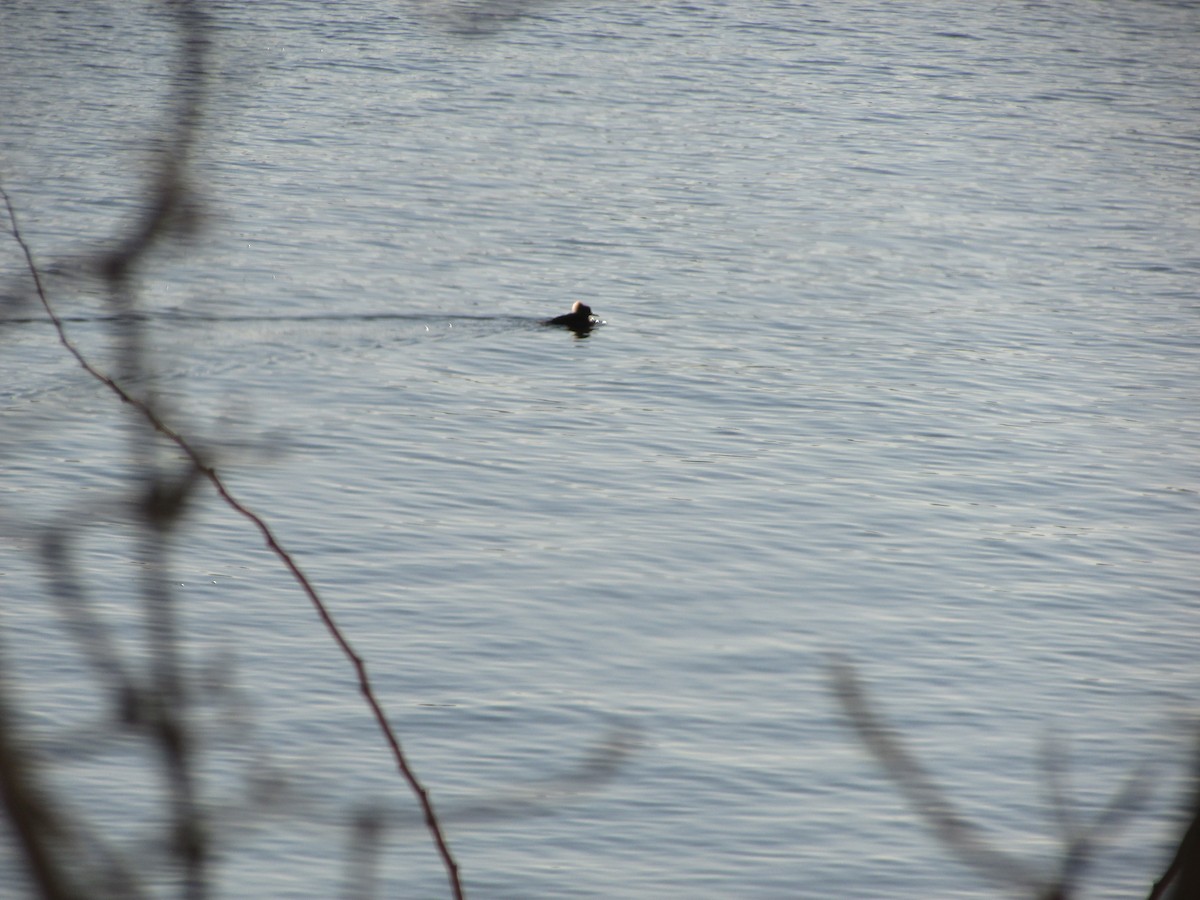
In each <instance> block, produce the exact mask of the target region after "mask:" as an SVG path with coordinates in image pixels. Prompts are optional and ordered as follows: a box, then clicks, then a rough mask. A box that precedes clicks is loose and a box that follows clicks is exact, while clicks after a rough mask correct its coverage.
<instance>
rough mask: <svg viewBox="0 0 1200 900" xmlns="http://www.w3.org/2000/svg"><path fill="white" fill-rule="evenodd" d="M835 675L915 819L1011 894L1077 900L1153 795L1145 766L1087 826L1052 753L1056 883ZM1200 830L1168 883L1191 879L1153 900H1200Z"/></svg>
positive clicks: (861, 732)
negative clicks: (993, 837) (972, 813)
mask: <svg viewBox="0 0 1200 900" xmlns="http://www.w3.org/2000/svg"><path fill="white" fill-rule="evenodd" d="M829 675H830V680H831V682H832V687H833V691H834V694H835V696H836V697H837V699H838V701H839V703H840V704H841V707H842V710H843V711H844V712H845V713H846V715H847V716H848V717H849V719H850V724H851V726H852V727H853V728H854V730H855V732H856V733H857V734H858V736H859V739H860V740H861V741H862V743H863V745H864V746H865V747H866V748H867V749H868V750H869V751H870V753H871V755H872V756H873V757H874V758H875V760H876V761H877V762H878V763H879V764H880V765H881V766H882V767H883V769H884V771H886V772H887V774H888V776H889V777H890V778H891V780H892V783H893V784H894V785H895V786H896V788H897V789H898V790H899V791H900V793H901V795H902V796H903V797H904V799H905V800H906V801H907V803H908V805H909V806H910V807H911V808H912V810H913V812H914V813H915V814H916V815H917V816H918V817H919V818H920V819H921V820H922V821H924V823H925V824H926V826H928V828H929V829H930V830H931V831H932V832H933V834H934V836H935V837H936V838H937V840H938V841H939V842H940V843H941V844H942V846H943V847H945V848H946V849H947V850H949V851H950V852H951V853H952V854H954V856H956V857H957V858H958V859H959V860H960V861H961V862H962V863H963V864H965V865H966V866H967V867H969V868H971V869H973V870H974V871H975V872H977V873H979V874H980V875H982V876H984V877H985V878H987V879H989V880H991V881H993V882H995V883H996V884H999V885H1004V886H1005V887H1009V888H1012V887H1015V888H1017V889H1019V890H1021V891H1022V892H1023V893H1027V894H1028V895H1029V896H1032V897H1036V898H1038V900H1069V898H1071V897H1073V896H1075V893H1076V890H1077V887H1078V885H1079V882H1080V880H1081V877H1082V875H1083V871H1084V869H1085V868H1086V866H1087V864H1088V862H1089V861H1090V860H1091V859H1092V858H1093V857H1094V855H1095V854H1096V852H1097V851H1098V849H1099V847H1100V846H1101V845H1102V844H1103V843H1104V842H1105V841H1106V840H1108V839H1109V838H1110V837H1111V836H1112V834H1113V833H1114V832H1115V831H1116V829H1117V828H1119V827H1121V826H1123V825H1124V824H1126V823H1127V822H1128V820H1129V819H1130V818H1131V817H1132V815H1133V813H1134V812H1135V811H1136V809H1137V808H1138V807H1139V806H1140V805H1141V804H1142V803H1143V802H1144V801H1145V799H1146V796H1147V794H1148V770H1147V768H1146V767H1142V768H1140V769H1138V770H1137V771H1135V772H1134V773H1133V774H1131V775H1130V776H1128V777H1127V778H1126V779H1125V782H1124V783H1123V784H1122V785H1121V786H1120V788H1119V789H1118V790H1117V792H1116V793H1115V794H1114V795H1113V796H1112V798H1111V799H1110V800H1109V802H1108V804H1107V805H1106V806H1105V808H1104V809H1103V810H1101V811H1100V813H1099V814H1098V815H1096V817H1095V818H1094V819H1093V821H1092V822H1091V823H1090V824H1088V825H1087V826H1086V827H1080V826H1078V825H1076V824H1075V823H1074V820H1073V817H1072V816H1071V815H1070V810H1069V809H1068V808H1067V804H1066V799H1065V794H1064V792H1063V790H1062V788H1061V784H1060V775H1061V773H1060V772H1059V771H1058V770H1059V768H1060V766H1059V765H1058V764H1057V761H1058V758H1059V755H1058V754H1056V753H1054V752H1048V758H1049V760H1050V761H1049V762H1048V767H1047V777H1048V780H1049V781H1050V788H1051V792H1052V797H1053V801H1054V802H1053V805H1054V811H1055V816H1056V821H1057V823H1058V826H1059V829H1060V830H1061V831H1062V833H1063V850H1062V853H1061V855H1060V859H1059V864H1058V872H1057V873H1056V874H1055V875H1054V876H1053V877H1047V876H1045V875H1041V874H1039V873H1038V872H1037V871H1035V870H1034V868H1033V867H1031V866H1030V865H1029V864H1028V863H1027V862H1026V861H1024V860H1022V859H1020V858H1019V857H1017V856H1015V855H1014V854H1011V853H1008V852H1005V851H1002V850H998V849H996V848H995V847H993V846H991V845H990V844H989V843H988V842H987V841H986V840H985V838H984V834H983V831H982V830H981V829H980V828H979V826H977V825H976V824H975V823H973V822H971V821H970V820H968V819H967V818H965V817H964V816H963V815H962V814H961V813H960V812H959V811H958V810H957V809H956V808H955V806H954V804H953V803H952V802H951V801H950V799H949V798H948V797H947V796H946V793H945V791H943V790H942V788H941V787H940V786H939V785H938V784H937V783H936V781H934V779H933V777H932V776H931V775H929V773H928V772H926V770H925V768H924V767H923V766H922V765H921V763H920V762H919V761H918V760H917V758H916V757H915V756H913V755H912V754H911V753H910V752H909V751H908V749H907V748H906V747H905V746H904V744H903V742H902V740H901V737H900V735H899V734H898V733H897V732H896V731H895V730H894V729H892V728H891V727H890V726H889V725H888V724H887V723H886V721H885V720H884V719H883V717H882V716H881V715H880V714H879V713H878V712H877V711H876V710H875V708H874V707H873V706H872V705H871V703H870V701H869V699H868V697H867V693H866V689H865V687H864V686H863V683H862V681H861V680H860V679H859V677H858V674H857V672H856V671H855V669H854V667H853V666H852V665H851V664H850V663H849V662H847V661H845V660H843V659H834V660H833V661H832V662H831V663H830V666H829ZM1194 814H1195V811H1194V808H1193V815H1194ZM1198 831H1200V829H1198V828H1197V824H1196V820H1195V819H1193V821H1192V826H1191V828H1190V829H1189V830H1188V833H1187V836H1185V838H1184V840H1183V843H1182V844H1181V846H1180V850H1179V854H1178V855H1177V857H1176V862H1175V863H1174V864H1172V870H1169V871H1168V873H1167V874H1166V875H1164V877H1163V879H1162V880H1161V881H1160V884H1162V885H1164V888H1165V885H1166V883H1167V882H1168V881H1170V880H1171V879H1173V878H1175V877H1176V873H1175V871H1174V870H1175V869H1176V867H1177V868H1178V869H1179V870H1180V871H1181V872H1182V873H1183V874H1182V876H1181V877H1180V878H1179V881H1178V882H1177V885H1178V886H1177V887H1176V888H1175V891H1176V892H1175V893H1173V894H1164V893H1160V892H1159V888H1158V886H1157V885H1156V887H1155V892H1154V893H1152V894H1151V898H1157V897H1169V898H1171V900H1191V898H1193V897H1197V896H1200V895H1198V894H1196V893H1194V892H1192V893H1189V891H1190V890H1193V889H1194V879H1195V877H1196V872H1195V870H1196V863H1195V862H1194V860H1195V858H1196V856H1197V854H1196V853H1195V852H1194V851H1195V850H1196V841H1197V839H1198V838H1200V834H1198ZM1183 860H1192V861H1191V862H1183ZM1187 878H1191V879H1192V881H1191V882H1187V881H1186V879H1187ZM1185 884H1191V885H1192V887H1190V888H1189V887H1184V885H1185Z"/></svg>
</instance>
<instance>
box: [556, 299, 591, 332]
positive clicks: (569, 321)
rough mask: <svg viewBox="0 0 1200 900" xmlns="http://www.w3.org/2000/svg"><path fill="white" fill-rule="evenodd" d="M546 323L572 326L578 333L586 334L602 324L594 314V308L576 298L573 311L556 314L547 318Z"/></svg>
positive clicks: (563, 326)
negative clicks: (551, 317)
mask: <svg viewBox="0 0 1200 900" xmlns="http://www.w3.org/2000/svg"><path fill="white" fill-rule="evenodd" d="M545 324H546V325H554V326H557V327H559V328H570V329H571V330H572V331H574V332H575V333H576V334H586V333H587V332H589V331H591V330H592V327H593V326H595V325H599V324H600V320H599V319H597V318H596V317H595V316H593V315H592V308H591V307H590V306H588V305H587V304H586V303H584V302H583V301H582V300H576V301H575V302H574V304H572V306H571V311H570V312H569V313H565V314H563V315H561V316H555V317H554V318H553V319H547V320H546V322H545Z"/></svg>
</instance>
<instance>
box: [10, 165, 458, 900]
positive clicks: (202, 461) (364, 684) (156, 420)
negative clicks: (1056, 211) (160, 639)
mask: <svg viewBox="0 0 1200 900" xmlns="http://www.w3.org/2000/svg"><path fill="white" fill-rule="evenodd" d="M0 196H2V197H3V199H4V205H5V207H6V209H7V210H8V217H9V222H10V226H11V233H12V236H13V238H14V240H15V241H16V242H17V244H18V245H19V246H20V248H21V251H22V253H23V254H24V257H25V263H26V267H27V268H28V270H29V274H30V276H31V278H32V279H33V283H34V289H35V291H36V293H37V296H38V299H39V300H40V301H41V304H42V307H43V308H44V309H45V311H46V314H47V316H48V317H49V318H50V321H51V323H52V325H53V326H54V329H55V331H56V332H57V334H58V340H59V343H60V344H62V346H63V347H64V348H65V349H66V350H67V352H68V353H70V354H71V356H72V357H74V359H75V361H76V362H77V363H78V364H79V365H80V367H82V368H83V370H84V371H85V372H87V373H88V374H89V375H90V376H92V377H93V378H95V379H96V380H97V381H99V382H100V383H101V384H103V385H104V386H105V387H107V388H108V389H109V390H110V391H112V393H113V394H115V395H116V396H117V397H118V398H119V399H120V400H121V402H122V403H125V404H126V405H128V406H130V407H132V408H133V409H134V410H135V411H136V412H137V413H138V414H139V415H141V416H142V418H143V419H145V421H146V422H147V423H149V425H150V426H151V427H152V428H153V429H154V430H155V431H157V432H158V433H159V434H161V435H162V436H163V437H165V438H166V439H167V440H169V441H170V442H171V443H173V444H174V445H175V446H176V447H178V448H179V449H180V451H182V452H183V453H184V455H185V456H187V458H188V459H189V460H190V461H191V463H192V465H193V466H195V470H196V471H197V472H199V473H200V474H201V475H203V476H204V478H206V479H207V480H208V481H209V483H211V484H212V486H213V488H214V489H215V490H216V492H217V494H218V495H219V496H220V497H221V499H222V500H224V501H225V503H226V504H227V505H228V506H229V507H230V508H231V509H233V510H234V511H235V512H236V513H238V514H239V515H241V516H242V517H244V518H246V519H247V520H249V521H250V522H251V523H252V524H253V525H254V527H255V528H257V529H258V532H259V534H260V535H261V536H262V538H263V540H264V542H265V543H266V545H267V547H268V548H269V549H270V550H271V552H272V553H274V554H275V556H276V557H277V558H278V559H279V560H280V561H281V562H282V563H283V564H284V566H285V567H286V568H287V569H288V571H289V572H290V573H291V575H292V577H293V579H294V580H295V581H296V583H297V584H298V585H299V586H300V588H301V590H303V591H304V593H305V595H306V596H307V597H308V599H309V601H310V602H311V603H312V605H313V608H314V609H315V610H316V612H317V615H318V617H319V618H320V619H321V622H322V623H323V624H324V626H325V628H326V630H328V632H329V633H330V635H331V636H332V637H333V639H334V641H335V642H336V643H337V645H338V647H339V648H340V649H341V651H342V653H343V655H345V657H346V658H347V659H348V660H349V661H350V663H351V664H352V665H353V667H354V670H355V673H356V675H357V678H358V685H359V690H360V692H361V693H362V695H363V697H364V698H365V700H366V702H367V705H368V706H369V707H370V710H371V713H372V715H373V716H374V718H375V721H376V723H377V724H378V726H379V729H380V731H381V732H382V733H383V735H384V738H385V740H386V741H387V743H388V746H389V747H390V748H391V751H392V756H393V758H394V759H395V761H396V765H397V767H398V768H399V770H400V773H401V775H402V776H403V778H404V780H405V781H406V782H407V784H408V786H409V788H410V789H411V790H412V792H413V793H414V795H415V796H416V797H417V800H418V802H419V803H420V805H421V810H422V813H423V815H424V819H425V825H426V827H427V829H428V830H429V833H430V835H431V837H432V838H433V841H434V844H435V846H436V848H437V851H438V854H439V855H440V856H441V859H442V862H443V864H444V866H445V868H446V873H447V876H448V878H449V880H450V887H451V890H452V891H453V895H454V897H455V898H456V900H461V898H463V897H464V896H465V894H464V892H463V888H462V882H461V879H460V877H459V869H458V863H457V862H456V861H455V859H454V856H453V854H452V853H451V851H450V847H449V844H448V843H447V841H446V838H445V835H444V833H443V830H442V827H441V825H440V823H439V820H438V817H437V813H436V812H435V810H434V807H433V801H432V800H431V799H430V797H429V792H428V790H427V789H426V788H425V787H424V786H423V785H422V784H421V782H420V781H419V780H418V778H417V776H416V774H415V772H414V771H413V770H412V768H411V767H410V766H409V764H408V760H407V758H406V757H405V754H404V750H403V748H402V747H401V745H400V741H399V738H397V736H396V733H395V732H394V730H393V729H392V727H391V725H390V723H389V722H388V719H387V715H386V714H385V712H384V710H383V707H382V705H381V704H380V702H379V700H378V698H377V697H376V695H375V691H374V689H373V688H372V686H371V681H370V678H369V677H368V675H367V669H366V663H365V662H364V660H363V658H362V657H361V656H359V654H358V653H357V652H356V651H355V650H354V647H353V646H352V645H351V643H350V641H349V640H348V639H347V638H346V636H345V634H344V633H343V632H342V630H341V628H340V627H339V626H338V625H337V623H336V622H335V621H334V618H333V616H332V615H331V613H330V612H329V610H328V608H327V607H326V605H325V603H324V601H323V600H322V599H321V597H320V595H319V594H318V593H317V590H316V588H315V587H314V586H313V584H312V582H311V581H310V580H309V579H308V576H306V575H305V574H304V572H303V571H302V570H301V568H300V566H299V565H298V564H297V562H296V561H295V559H294V558H293V557H292V555H291V554H290V553H288V551H287V550H286V549H284V547H283V546H282V545H281V544H280V543H279V541H278V539H277V538H276V537H275V534H274V532H273V531H272V530H271V528H270V526H268V525H267V523H266V521H265V520H264V519H263V518H262V517H261V516H259V515H258V514H256V513H254V512H253V511H251V510H250V509H248V508H247V507H246V506H245V505H243V504H242V503H241V502H240V501H239V500H238V499H237V498H236V497H234V496H233V494H232V493H231V492H230V491H229V489H228V488H227V487H226V485H225V483H224V481H223V480H222V478H221V476H220V475H219V474H218V473H217V471H216V469H215V468H214V467H213V466H212V465H211V464H210V463H209V462H208V461H207V459H206V458H205V456H204V455H203V454H202V453H201V452H200V451H199V450H198V449H196V447H195V446H194V445H193V444H192V443H191V442H190V441H188V440H187V439H186V438H185V437H184V436H183V435H182V434H181V433H180V432H179V431H177V430H176V429H174V428H172V427H171V426H170V425H168V424H167V423H166V422H165V421H164V420H163V419H162V417H161V416H160V415H159V413H158V412H157V411H156V410H155V409H154V408H153V407H152V406H151V405H150V403H149V402H147V401H145V400H143V399H141V398H138V397H136V396H134V395H133V394H132V393H131V392H130V391H129V390H127V389H126V388H125V387H124V386H123V385H122V384H121V383H120V382H119V381H117V380H116V379H115V378H113V377H112V376H110V375H108V374H106V373H104V372H103V371H101V370H100V369H99V368H97V367H96V366H95V365H94V364H93V363H92V362H91V361H90V360H89V359H88V358H87V357H86V356H85V355H84V354H83V352H82V351H80V350H79V348H78V347H77V346H76V345H75V343H74V342H73V341H72V340H71V339H70V337H69V336H68V335H67V332H66V328H65V326H64V324H63V321H62V319H61V318H60V317H59V316H58V314H57V313H56V312H55V310H54V307H53V305H52V304H51V303H50V300H49V297H48V296H47V294H46V291H45V287H44V285H43V283H42V277H41V273H40V272H39V270H38V267H37V264H36V263H35V261H34V258H33V252H32V250H31V249H30V247H29V245H28V244H27V243H26V241H25V239H24V236H23V235H22V234H21V230H20V227H19V225H18V222H17V215H16V211H15V210H14V208H13V204H12V200H11V199H10V197H9V195H8V193H7V191H6V190H5V189H4V188H3V187H2V186H0Z"/></svg>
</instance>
